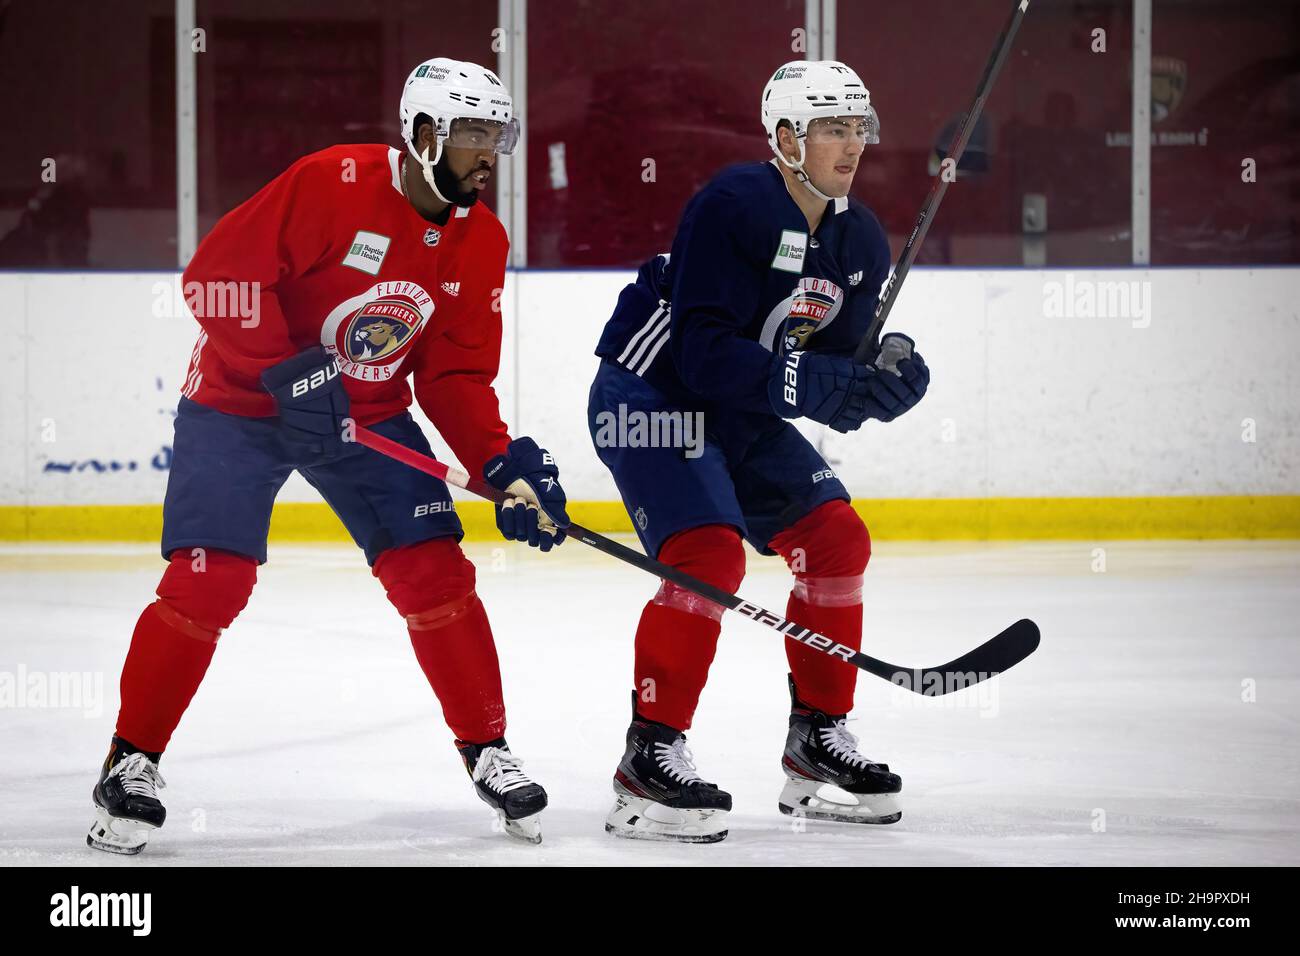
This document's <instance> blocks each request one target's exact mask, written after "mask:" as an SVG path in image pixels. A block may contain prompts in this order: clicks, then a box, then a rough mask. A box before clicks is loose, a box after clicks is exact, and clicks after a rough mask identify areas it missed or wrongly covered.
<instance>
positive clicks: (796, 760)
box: [778, 677, 903, 823]
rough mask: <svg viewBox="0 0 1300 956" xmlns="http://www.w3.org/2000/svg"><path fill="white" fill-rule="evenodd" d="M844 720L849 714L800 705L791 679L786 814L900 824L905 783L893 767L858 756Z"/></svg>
mask: <svg viewBox="0 0 1300 956" xmlns="http://www.w3.org/2000/svg"><path fill="white" fill-rule="evenodd" d="M844 720H845V715H844V714H827V713H823V712H822V711H820V710H813V709H812V708H811V707H809V706H808V705H807V704H805V703H803V702H802V701H801V700H799V698H798V697H797V696H795V688H794V678H793V677H792V678H790V732H789V734H788V735H787V736H786V739H785V755H784V756H783V757H782V758H781V769H782V770H784V771H785V775H786V778H787V779H786V784H785V789H784V790H782V791H781V799H780V802H779V804H778V805H779V806H780V808H781V812H782V813H786V814H790V815H793V816H798V817H804V818H806V819H809V820H834V821H836V822H838V823H897V822H898V821H899V820H900V819H901V818H902V816H903V811H902V810H901V809H900V808H899V803H898V794H899V792H900V791H901V790H902V789H903V780H902V778H901V777H899V776H898V774H896V773H890V772H889V765H888V764H883V763H872V762H871V761H870V760H868V759H867V758H866V757H864V756H862V754H860V753H858V751H857V746H858V738H857V737H855V736H854V735H853V734H851V733H849V732H848V730H847V729H846V728H845V726H844Z"/></svg>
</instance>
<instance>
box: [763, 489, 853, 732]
mask: <svg viewBox="0 0 1300 956" xmlns="http://www.w3.org/2000/svg"><path fill="white" fill-rule="evenodd" d="M771 547H772V549H773V550H774V551H776V552H777V553H778V554H780V555H781V556H782V557H783V558H785V560H786V563H787V564H788V565H790V568H791V570H793V571H794V572H795V584H794V587H793V588H792V589H791V591H790V600H789V602H787V604H786V612H785V613H786V617H788V618H790V619H791V620H793V621H798V622H799V623H800V624H802V625H803V626H804V627H810V628H812V629H813V630H815V631H817V632H818V633H819V634H824V635H826V636H827V637H829V638H832V639H834V640H836V641H838V642H839V643H841V644H843V645H845V646H846V647H851V648H853V649H854V650H860V649H861V647H862V575H863V572H864V571H865V570H866V567H867V562H868V561H869V560H870V558H871V538H870V536H869V535H868V534H867V528H866V525H864V524H863V523H862V519H861V518H859V517H858V515H857V513H856V512H855V511H854V510H853V509H852V508H851V507H849V505H848V503H847V502H844V501H831V502H827V503H826V504H824V505H821V506H820V507H818V508H816V509H814V510H813V511H812V512H810V513H809V514H807V515H805V516H804V517H803V518H801V519H800V520H799V521H797V522H795V523H794V524H793V525H791V526H790V527H789V528H787V529H786V530H784V531H782V532H781V533H780V534H779V535H777V536H776V537H775V538H774V539H773V540H772V542H771ZM785 649H786V658H787V659H788V660H789V662H790V673H791V674H792V675H793V676H794V684H795V692H796V693H797V694H798V696H799V699H800V700H801V701H803V702H804V703H805V704H808V705H809V706H810V707H813V708H816V709H817V710H821V711H825V712H826V713H828V714H847V713H848V712H849V711H850V710H852V709H853V691H854V687H855V686H856V684H857V678H858V672H857V669H856V668H854V667H851V666H849V665H847V664H844V663H843V662H841V661H837V660H836V659H834V658H832V657H829V656H828V655H826V654H823V653H821V652H820V651H814V650H812V649H811V648H809V647H808V646H806V645H804V644H800V643H798V642H796V641H790V640H787V641H786V642H785Z"/></svg>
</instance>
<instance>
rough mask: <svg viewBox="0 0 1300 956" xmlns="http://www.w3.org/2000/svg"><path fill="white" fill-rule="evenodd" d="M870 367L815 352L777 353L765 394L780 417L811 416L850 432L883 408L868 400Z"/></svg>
mask: <svg viewBox="0 0 1300 956" xmlns="http://www.w3.org/2000/svg"><path fill="white" fill-rule="evenodd" d="M875 377H876V372H875V370H874V369H871V368H868V367H867V366H865V365H859V364H858V363H857V362H854V361H853V359H851V358H845V357H843V356H839V355H824V354H821V353H819V352H790V353H789V354H788V355H784V356H779V357H778V358H777V360H776V362H774V363H773V366H772V377H771V378H770V379H769V380H768V383H767V398H768V401H769V402H771V403H772V408H773V409H775V411H776V413H777V414H778V415H780V416H781V417H782V418H800V417H802V418H811V419H812V420H813V421H815V422H821V423H822V424H823V425H829V426H831V428H833V429H835V430H836V431H837V432H851V431H855V430H856V429H858V428H860V427H862V423H863V422H864V421H866V420H867V419H868V418H876V417H877V414H876V413H878V412H880V413H883V412H884V409H883V408H882V407H880V406H877V405H876V404H875V402H874V401H873V400H872V392H871V380H872V379H873V378H875Z"/></svg>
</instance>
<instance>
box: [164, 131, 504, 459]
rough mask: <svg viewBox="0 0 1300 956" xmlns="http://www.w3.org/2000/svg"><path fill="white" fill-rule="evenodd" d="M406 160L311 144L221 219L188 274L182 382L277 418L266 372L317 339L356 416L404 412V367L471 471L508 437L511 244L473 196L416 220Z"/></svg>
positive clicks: (244, 410)
mask: <svg viewBox="0 0 1300 956" xmlns="http://www.w3.org/2000/svg"><path fill="white" fill-rule="evenodd" d="M400 156H401V154H400V153H399V152H398V151H397V150H396V149H392V148H390V147H387V146H383V145H373V144H366V145H351V146H334V147H331V148H330V149H325V150H321V151H320V152H319V153H313V154H311V155H310V156H305V157H303V158H302V159H300V160H298V162H296V163H294V164H293V165H292V166H290V167H289V168H288V169H287V170H286V171H285V172H284V173H282V174H281V175H279V176H278V177H276V178H275V179H274V180H272V181H271V182H270V183H268V184H267V185H266V186H265V187H264V188H263V189H262V190H261V191H260V192H258V193H257V194H256V195H255V196H253V197H252V198H251V199H249V200H248V201H247V202H245V203H244V204H243V205H241V206H238V207H237V208H235V209H233V210H231V211H230V212H229V213H227V214H226V215H225V216H223V217H222V218H221V220H220V221H219V222H218V223H217V224H216V226H215V227H213V229H212V231H211V232H210V233H208V235H207V237H206V238H204V240H203V242H201V243H200V244H199V248H198V250H197V251H196V252H195V254H194V258H193V260H192V261H191V262H190V264H189V267H188V268H187V269H186V270H185V275H184V280H183V281H184V287H183V293H184V295H185V298H186V301H187V303H188V304H189V306H190V309H191V311H192V312H193V313H194V316H195V318H196V319H197V320H198V322H199V325H200V326H202V329H203V331H202V333H201V334H200V336H199V340H198V342H197V343H196V344H195V346H194V353H193V356H192V357H191V360H190V367H189V372H188V374H187V376H186V381H185V386H184V388H183V389H182V394H183V395H185V396H186V397H187V398H190V399H192V400H193V401H196V402H198V403H199V404H201V405H207V406H210V407H212V408H216V409H219V410H220V411H223V412H229V413H231V414H234V415H248V416H255V417H266V416H270V415H274V414H275V402H274V400H273V399H272V398H271V396H270V395H269V394H267V392H266V390H265V389H263V388H262V385H261V381H260V379H259V376H260V374H261V373H262V371H263V370H265V369H267V368H269V367H270V366H272V365H275V364H276V363H277V362H281V361H283V360H285V359H287V358H290V357H292V356H294V355H297V354H298V353H299V352H302V351H304V350H306V349H308V348H310V347H312V346H315V345H323V346H324V347H325V348H326V349H327V350H329V351H330V352H331V353H332V354H334V355H336V356H337V357H338V360H339V367H340V368H341V369H342V371H343V377H344V383H345V386H346V388H347V392H348V396H349V398H350V400H351V407H352V417H353V418H354V419H356V421H357V422H358V423H359V424H362V425H368V424H371V423H373V422H377V421H381V420H383V419H385V418H389V417H391V416H393V415H396V414H398V413H399V412H401V411H402V410H403V409H405V408H407V407H408V406H409V405H410V404H411V388H410V386H409V385H408V384H407V376H408V375H413V376H414V384H415V397H416V399H417V400H418V401H419V403H420V407H421V408H422V409H424V413H425V414H426V415H428V416H429V419H430V421H432V422H433V424H434V426H435V427H436V428H437V429H438V431H439V433H441V435H442V437H443V438H444V439H445V440H446V442H447V444H448V445H450V446H451V449H452V451H454V452H455V453H456V456H457V457H458V458H459V459H460V461H461V463H462V464H463V465H464V466H465V467H466V468H467V469H469V470H470V472H471V473H472V474H478V473H480V472H481V470H482V466H483V463H484V462H486V461H487V460H488V459H489V458H491V457H492V456H494V455H497V454H500V453H502V452H504V451H505V446H506V444H507V443H508V442H509V437H508V435H507V432H506V427H505V424H504V423H503V422H502V421H501V412H500V406H499V403H498V400H497V395H496V391H495V390H494V389H493V387H492V383H493V381H494V380H495V379H496V375H497V369H498V365H499V362H500V357H501V312H500V297H501V289H502V287H503V286H504V283H505V263H506V252H507V250H508V249H509V240H508V239H507V238H506V233H505V229H504V227H503V226H502V225H501V223H500V221H499V220H498V219H497V218H496V216H494V215H493V214H492V212H491V211H490V210H489V209H487V208H486V207H484V206H483V205H482V204H481V203H477V204H475V205H474V206H471V207H469V208H468V209H465V208H460V207H456V206H453V207H452V209H451V215H450V218H448V220H447V223H446V225H438V224H436V223H431V222H428V221H426V220H425V219H423V218H422V217H421V216H420V215H419V214H418V213H417V212H416V211H415V209H414V208H413V207H412V206H411V204H410V202H409V201H408V200H407V199H406V197H405V196H404V195H403V193H402V186H401V181H400V165H399V160H400ZM407 175H408V176H409V175H420V173H419V170H418V169H416V170H411V171H410V172H408V174H407Z"/></svg>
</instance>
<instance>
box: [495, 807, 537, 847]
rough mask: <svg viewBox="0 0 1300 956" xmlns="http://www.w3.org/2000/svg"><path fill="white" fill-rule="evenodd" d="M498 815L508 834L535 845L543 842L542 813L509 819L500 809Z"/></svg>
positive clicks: (503, 828) (502, 827)
mask: <svg viewBox="0 0 1300 956" xmlns="http://www.w3.org/2000/svg"><path fill="white" fill-rule="evenodd" d="M497 816H498V819H499V820H500V821H501V829H502V830H504V831H505V833H506V836H509V837H514V838H515V839H516V840H520V841H522V842H524V843H531V844H533V845H534V846H536V845H537V844H538V843H541V842H542V815H541V814H540V813H534V814H533V815H532V816H528V817H520V818H519V819H518V820H509V819H507V818H506V815H505V814H504V813H501V811H499V810H498V811H497Z"/></svg>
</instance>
